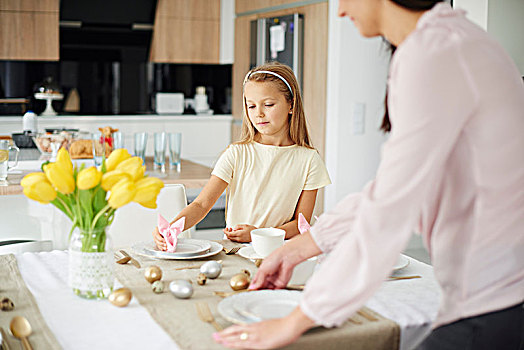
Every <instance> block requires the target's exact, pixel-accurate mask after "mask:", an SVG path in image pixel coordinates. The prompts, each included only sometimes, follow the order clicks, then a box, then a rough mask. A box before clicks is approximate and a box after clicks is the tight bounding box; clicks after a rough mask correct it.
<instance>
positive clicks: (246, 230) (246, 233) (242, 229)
mask: <svg viewBox="0 0 524 350" xmlns="http://www.w3.org/2000/svg"><path fill="white" fill-rule="evenodd" d="M254 229H256V227H255V226H253V225H245V224H241V225H236V226H235V227H234V228H233V229H232V230H231V229H224V233H225V234H226V236H227V238H228V239H230V240H232V241H234V242H251V231H253V230H254Z"/></svg>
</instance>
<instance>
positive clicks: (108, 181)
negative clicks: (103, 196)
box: [102, 170, 133, 191]
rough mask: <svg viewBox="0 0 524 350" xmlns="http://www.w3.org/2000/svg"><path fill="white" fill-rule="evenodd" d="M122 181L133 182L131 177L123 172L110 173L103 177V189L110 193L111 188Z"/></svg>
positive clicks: (113, 171)
mask: <svg viewBox="0 0 524 350" xmlns="http://www.w3.org/2000/svg"><path fill="white" fill-rule="evenodd" d="M122 179H128V180H129V181H132V180H133V178H132V177H131V175H129V174H128V173H125V172H123V171H122V170H112V171H108V172H107V173H105V174H104V175H102V188H103V189H104V190H106V191H110V190H111V188H112V187H113V186H114V185H115V184H116V183H117V182H119V181H120V180H122Z"/></svg>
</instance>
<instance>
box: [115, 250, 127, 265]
mask: <svg viewBox="0 0 524 350" xmlns="http://www.w3.org/2000/svg"><path fill="white" fill-rule="evenodd" d="M114 257H115V260H116V263H117V264H122V265H125V264H127V263H128V262H129V260H131V258H130V257H129V256H124V255H123V254H122V253H120V252H115V254H114Z"/></svg>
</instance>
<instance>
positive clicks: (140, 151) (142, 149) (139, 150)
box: [135, 132, 147, 164]
mask: <svg viewBox="0 0 524 350" xmlns="http://www.w3.org/2000/svg"><path fill="white" fill-rule="evenodd" d="M146 146H147V132H136V133H135V156H137V157H140V158H142V162H143V164H145V163H146Z"/></svg>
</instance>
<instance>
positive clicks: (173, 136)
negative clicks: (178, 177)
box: [168, 132, 182, 171]
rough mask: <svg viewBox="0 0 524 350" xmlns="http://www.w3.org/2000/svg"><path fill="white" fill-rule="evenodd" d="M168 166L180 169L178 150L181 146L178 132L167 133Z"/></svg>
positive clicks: (180, 137)
mask: <svg viewBox="0 0 524 350" xmlns="http://www.w3.org/2000/svg"><path fill="white" fill-rule="evenodd" d="M168 139H169V168H170V169H176V171H180V160H181V158H180V151H181V148H182V134H181V133H179V132H174V133H171V132H170V133H169V134H168Z"/></svg>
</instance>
